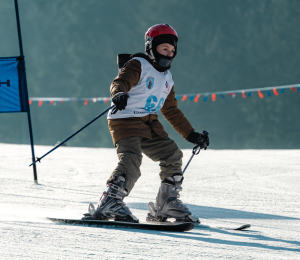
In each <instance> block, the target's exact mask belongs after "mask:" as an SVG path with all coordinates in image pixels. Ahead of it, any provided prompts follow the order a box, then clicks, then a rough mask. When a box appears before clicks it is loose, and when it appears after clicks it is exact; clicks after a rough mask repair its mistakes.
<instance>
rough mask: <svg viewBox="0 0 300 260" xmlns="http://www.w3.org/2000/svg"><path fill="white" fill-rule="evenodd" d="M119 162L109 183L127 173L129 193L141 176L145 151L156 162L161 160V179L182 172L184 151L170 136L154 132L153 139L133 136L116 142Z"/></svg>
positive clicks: (126, 184)
mask: <svg viewBox="0 0 300 260" xmlns="http://www.w3.org/2000/svg"><path fill="white" fill-rule="evenodd" d="M116 148H117V154H118V158H119V163H118V166H117V167H116V169H115V170H114V171H113V172H112V174H111V176H110V177H109V179H108V181H107V183H109V182H111V181H112V180H113V179H114V178H115V177H116V176H119V175H122V174H124V173H125V174H126V181H125V188H126V189H127V191H128V194H129V193H130V191H131V190H132V188H133V186H134V184H135V182H136V181H137V180H138V178H139V177H140V176H141V171H140V166H141V163H142V158H143V155H142V153H144V154H145V155H146V156H148V157H149V158H150V159H152V160H153V161H154V162H158V161H159V162H160V164H159V166H160V173H159V175H160V179H161V180H163V179H165V178H167V177H170V176H172V175H174V174H181V173H182V169H181V166H182V156H183V154H182V152H181V150H180V149H179V148H178V146H177V145H176V143H175V142H174V141H173V140H171V139H170V138H169V137H163V138H162V137H160V136H158V135H157V134H156V133H154V132H153V133H152V139H148V138H142V137H138V136H132V137H128V138H123V139H121V140H119V141H118V142H117V143H116Z"/></svg>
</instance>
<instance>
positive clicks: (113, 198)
mask: <svg viewBox="0 0 300 260" xmlns="http://www.w3.org/2000/svg"><path fill="white" fill-rule="evenodd" d="M124 184H125V177H124V176H117V177H116V178H115V180H113V181H112V183H108V184H107V186H108V190H107V191H105V192H103V195H102V197H101V198H100V200H99V203H98V207H97V209H96V210H95V211H94V212H90V213H92V214H85V216H86V218H87V217H88V216H90V217H91V218H92V219H99V220H110V219H113V220H115V221H126V222H135V223H138V222H139V220H138V218H137V217H135V216H134V215H133V214H132V213H131V211H130V209H129V208H128V207H127V206H126V204H125V203H124V202H123V199H124V197H125V196H127V194H128V192H127V191H126V190H125V188H124Z"/></svg>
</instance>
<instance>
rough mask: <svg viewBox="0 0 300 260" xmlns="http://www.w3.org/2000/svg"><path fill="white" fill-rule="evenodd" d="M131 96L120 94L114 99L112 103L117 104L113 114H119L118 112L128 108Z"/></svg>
mask: <svg viewBox="0 0 300 260" xmlns="http://www.w3.org/2000/svg"><path fill="white" fill-rule="evenodd" d="M128 98H129V95H128V94H127V93H124V92H119V93H117V94H115V95H114V96H113V97H112V102H113V103H114V104H115V106H116V107H115V108H114V109H113V111H112V112H111V113H112V114H115V113H117V111H118V110H124V109H125V107H126V106H127V99H128Z"/></svg>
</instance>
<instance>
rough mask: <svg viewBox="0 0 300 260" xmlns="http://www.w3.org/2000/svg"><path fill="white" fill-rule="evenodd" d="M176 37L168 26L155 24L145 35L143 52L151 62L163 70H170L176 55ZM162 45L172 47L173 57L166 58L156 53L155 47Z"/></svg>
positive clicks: (174, 32)
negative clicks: (173, 49)
mask: <svg viewBox="0 0 300 260" xmlns="http://www.w3.org/2000/svg"><path fill="white" fill-rule="evenodd" d="M177 42H178V35H177V33H176V31H175V30H174V29H173V28H172V27H171V26H170V25H168V24H156V25H153V26H151V27H150V28H149V29H148V30H147V32H146V33H145V51H146V54H147V55H148V56H149V58H150V59H151V60H153V61H154V62H156V63H157V64H158V65H159V66H161V67H162V68H164V69H170V68H171V63H172V61H173V59H174V58H175V56H176V54H177ZM162 43H169V44H171V45H173V46H174V48H175V53H174V56H173V57H166V56H163V55H161V54H160V53H158V52H157V51H156V47H157V46H158V45H160V44H162Z"/></svg>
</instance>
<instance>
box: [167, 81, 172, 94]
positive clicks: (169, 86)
mask: <svg viewBox="0 0 300 260" xmlns="http://www.w3.org/2000/svg"><path fill="white" fill-rule="evenodd" d="M171 88H172V85H170V83H168V81H166V91H167V92H170V90H171Z"/></svg>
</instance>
